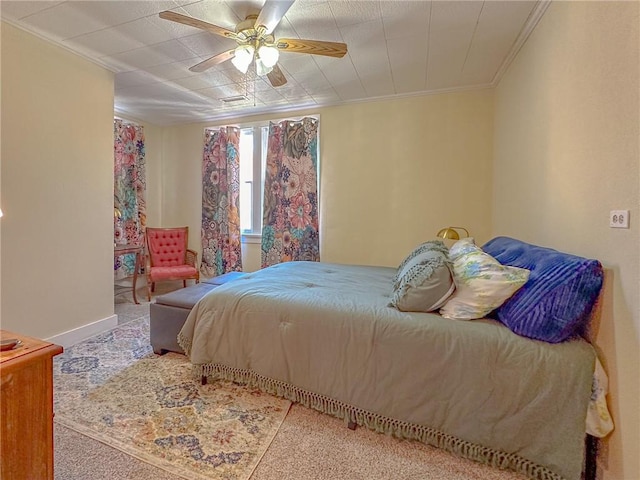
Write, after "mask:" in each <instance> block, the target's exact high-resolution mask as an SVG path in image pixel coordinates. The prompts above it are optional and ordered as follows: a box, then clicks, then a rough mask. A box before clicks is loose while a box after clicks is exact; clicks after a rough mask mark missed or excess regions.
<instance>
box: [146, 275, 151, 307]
mask: <svg viewBox="0 0 640 480" xmlns="http://www.w3.org/2000/svg"><path fill="white" fill-rule="evenodd" d="M150 284H151V282H149V280H147V302H150V301H151V288H150V287H149V285H150Z"/></svg>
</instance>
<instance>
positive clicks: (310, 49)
mask: <svg viewBox="0 0 640 480" xmlns="http://www.w3.org/2000/svg"><path fill="white" fill-rule="evenodd" d="M276 47H277V48H278V50H280V51H282V52H292V53H310V54H312V55H325V56H327V57H336V58H342V57H344V56H345V54H346V53H347V45H346V44H344V43H340V42H323V41H321V40H302V39H299V38H279V39H278V40H277V41H276Z"/></svg>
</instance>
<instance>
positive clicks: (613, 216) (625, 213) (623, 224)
mask: <svg viewBox="0 0 640 480" xmlns="http://www.w3.org/2000/svg"><path fill="white" fill-rule="evenodd" d="M609 226H610V227H611V228H629V210H611V212H609Z"/></svg>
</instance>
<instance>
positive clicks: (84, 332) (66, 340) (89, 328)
mask: <svg viewBox="0 0 640 480" xmlns="http://www.w3.org/2000/svg"><path fill="white" fill-rule="evenodd" d="M117 326H118V315H111V316H110V317H107V318H103V319H102V320H98V321H95V322H92V323H89V324H87V325H83V326H81V327H78V328H74V329H73V330H69V331H67V332H63V333H60V334H58V335H54V336H53V337H50V338H47V341H48V342H51V343H55V344H56V345H61V346H62V347H64V348H67V347H70V346H72V345H75V344H76V343H79V342H81V341H83V340H86V339H87V338H89V337H93V336H94V335H97V334H99V333H102V332H106V331H107V330H111V329H112V328H114V327H117Z"/></svg>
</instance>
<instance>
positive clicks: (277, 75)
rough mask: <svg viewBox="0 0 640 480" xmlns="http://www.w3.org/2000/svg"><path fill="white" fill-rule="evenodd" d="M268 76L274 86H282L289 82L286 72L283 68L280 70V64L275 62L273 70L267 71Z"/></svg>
mask: <svg viewBox="0 0 640 480" xmlns="http://www.w3.org/2000/svg"><path fill="white" fill-rule="evenodd" d="M267 78H268V79H269V82H271V85H273V86H274V87H281V86H282V85H284V84H285V83H287V77H285V76H284V73H282V70H280V67H278V64H275V65H274V66H273V70H271V71H270V72H269V73H267Z"/></svg>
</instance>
